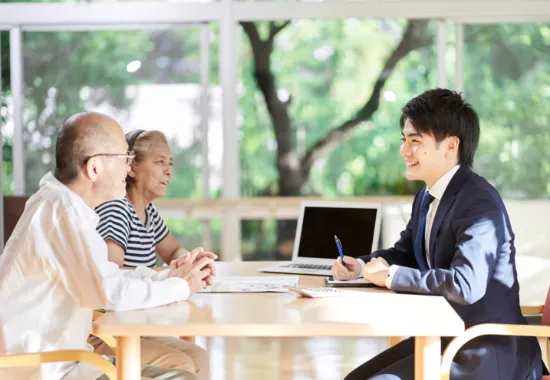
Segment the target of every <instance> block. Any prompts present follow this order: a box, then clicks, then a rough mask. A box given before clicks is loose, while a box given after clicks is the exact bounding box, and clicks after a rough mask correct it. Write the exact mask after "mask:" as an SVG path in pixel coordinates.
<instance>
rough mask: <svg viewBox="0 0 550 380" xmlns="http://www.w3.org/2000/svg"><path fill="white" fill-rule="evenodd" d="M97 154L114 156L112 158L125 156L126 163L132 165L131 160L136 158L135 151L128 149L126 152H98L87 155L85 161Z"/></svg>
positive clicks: (97, 155)
mask: <svg viewBox="0 0 550 380" xmlns="http://www.w3.org/2000/svg"><path fill="white" fill-rule="evenodd" d="M99 156H105V157H114V158H125V159H126V165H132V162H133V161H134V158H136V153H135V152H134V151H133V150H129V151H128V152H127V153H126V154H120V153H98V154H94V155H93V156H90V157H88V158H87V159H86V161H88V160H89V159H90V158H93V157H99Z"/></svg>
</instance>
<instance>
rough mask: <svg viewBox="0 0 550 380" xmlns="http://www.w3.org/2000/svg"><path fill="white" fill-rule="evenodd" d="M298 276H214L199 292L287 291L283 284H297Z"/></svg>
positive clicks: (294, 285)
mask: <svg viewBox="0 0 550 380" xmlns="http://www.w3.org/2000/svg"><path fill="white" fill-rule="evenodd" d="M298 280H299V276H226V277H214V283H213V284H212V285H211V286H209V287H207V288H205V289H202V290H200V291H199V293H263V292H284V293H286V292H288V289H286V288H285V287H284V286H285V285H286V286H293V287H296V286H298Z"/></svg>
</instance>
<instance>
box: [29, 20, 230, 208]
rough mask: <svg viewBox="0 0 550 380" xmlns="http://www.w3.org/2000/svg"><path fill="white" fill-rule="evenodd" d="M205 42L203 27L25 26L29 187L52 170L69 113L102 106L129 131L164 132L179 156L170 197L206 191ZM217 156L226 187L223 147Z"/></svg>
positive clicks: (215, 176)
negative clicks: (39, 29)
mask: <svg viewBox="0 0 550 380" xmlns="http://www.w3.org/2000/svg"><path fill="white" fill-rule="evenodd" d="M213 36H214V34H213V33H212V38H211V40H213V41H214V40H215V39H214V37H213ZM199 41H200V30H199V29H198V28H186V29H177V30H169V31H164V30H151V31H106V32H56V33H33V32H27V33H25V34H24V81H25V109H24V124H25V133H24V139H25V185H26V192H27V193H28V194H30V193H33V192H34V191H36V189H37V187H38V181H39V180H40V178H41V177H42V176H43V175H44V174H45V173H46V172H47V171H48V170H51V169H52V167H53V164H54V155H53V153H54V145H55V135H56V133H57V130H58V128H59V126H60V125H61V124H62V123H63V120H64V119H65V118H66V117H68V116H69V115H71V114H74V113H76V112H79V111H82V110H97V111H101V112H104V113H106V114H108V115H110V116H112V117H114V118H115V119H116V120H117V121H119V123H120V124H121V125H122V127H123V129H124V130H125V131H129V130H133V129H147V130H150V129H156V130H160V131H162V132H164V133H165V134H166V135H167V137H168V139H169V141H170V144H171V148H172V155H173V157H174V176H173V181H172V184H171V185H170V187H169V189H168V193H167V196H168V197H178V198H201V197H202V172H203V162H202V157H201V141H202V134H201V130H200V128H199V123H200V120H201V113H200V96H201V87H200V77H199V74H200V50H199ZM211 56H213V54H212V55H211ZM213 58H215V57H213ZM212 61H213V62H216V60H215V59H213V60H212ZM213 70H216V68H215V67H214V68H213ZM210 95H211V96H210V97H211V107H210V108H211V110H213V112H211V115H210V117H211V120H212V122H211V123H210V127H211V128H210V136H209V137H210V138H209V140H210V142H211V143H214V144H216V145H221V138H220V137H219V136H220V130H221V123H220V122H219V110H218V109H219V104H220V96H219V90H218V89H217V88H215V87H212V88H211V89H210ZM209 161H210V164H211V165H212V166H213V167H212V169H211V175H212V177H211V180H210V182H211V184H213V185H215V186H218V187H219V182H220V180H219V178H220V176H221V168H220V164H221V150H218V149H211V150H210V157H209ZM216 190H217V189H216V188H213V189H212V195H215V194H216V193H217V191H216Z"/></svg>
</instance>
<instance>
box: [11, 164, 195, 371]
mask: <svg viewBox="0 0 550 380" xmlns="http://www.w3.org/2000/svg"><path fill="white" fill-rule="evenodd" d="M98 220H99V219H98V216H97V214H96V213H95V212H94V210H93V209H92V208H90V207H88V205H86V203H85V202H84V200H83V199H82V198H81V197H80V196H78V195H77V194H76V193H74V192H72V191H71V190H70V189H69V188H67V187H66V186H64V185H63V184H62V183H61V182H59V181H58V180H57V179H56V178H55V177H54V176H53V175H52V174H51V173H48V174H47V175H45V176H44V177H43V178H42V180H41V181H40V190H39V191H38V192H37V193H36V194H35V195H33V196H32V197H31V198H30V199H29V200H28V201H27V204H26V205H25V211H24V212H23V215H22V216H21V218H20V220H19V223H17V226H16V228H15V230H14V231H13V234H12V236H11V238H10V240H9V241H8V243H7V245H6V247H5V249H4V252H3V254H2V255H1V256H0V320H2V323H3V325H4V329H3V330H4V338H5V343H6V349H7V352H8V353H28V352H44V351H53V350H64V349H77V350H90V351H91V350H92V347H91V346H89V345H88V344H87V343H86V340H87V338H88V335H89V333H90V329H91V324H92V311H93V309H97V308H104V309H107V310H131V309H139V308H148V307H154V306H160V305H165V304H169V303H172V302H177V301H181V300H185V299H187V298H188V296H189V286H188V284H187V282H186V281H185V280H183V279H180V278H168V270H165V271H162V272H159V273H157V272H155V271H153V270H151V269H149V268H145V267H138V268H137V269H136V270H135V271H126V270H120V269H119V267H118V265H116V264H114V263H112V262H109V260H108V255H107V245H106V244H105V241H104V240H103V239H102V238H101V236H100V235H99V234H98V233H97V232H96V226H97V223H98ZM4 371H8V370H4ZM4 371H0V378H2V379H4V378H6V379H25V380H27V379H37V378H40V379H48V380H50V379H55V380H58V379H60V378H62V377H63V376H65V375H67V376H65V377H63V379H64V380H65V379H76V378H78V379H84V380H87V379H97V378H98V377H99V376H100V375H101V373H100V372H99V370H98V369H96V368H95V367H92V366H91V365H86V364H84V363H52V364H45V365H42V367H41V368H40V369H38V368H37V367H33V368H25V369H16V370H14V369H11V370H9V371H11V372H4ZM4 374H6V375H5V376H4Z"/></svg>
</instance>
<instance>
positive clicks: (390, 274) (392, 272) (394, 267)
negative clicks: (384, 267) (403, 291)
mask: <svg viewBox="0 0 550 380" xmlns="http://www.w3.org/2000/svg"><path fill="white" fill-rule="evenodd" d="M398 269H399V265H390V267H389V269H388V278H386V282H385V285H386V288H388V289H391V283H392V281H393V276H394V275H395V272H397V270H398Z"/></svg>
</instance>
